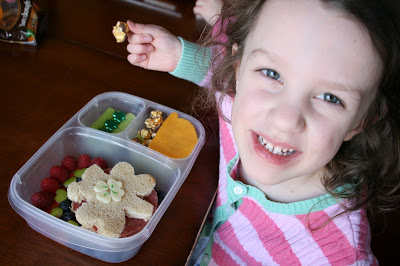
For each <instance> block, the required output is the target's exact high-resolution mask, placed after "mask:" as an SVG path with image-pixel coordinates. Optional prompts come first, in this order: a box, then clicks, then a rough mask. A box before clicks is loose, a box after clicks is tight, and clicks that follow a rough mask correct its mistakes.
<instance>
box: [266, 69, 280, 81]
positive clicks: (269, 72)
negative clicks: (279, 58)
mask: <svg viewBox="0 0 400 266" xmlns="http://www.w3.org/2000/svg"><path fill="white" fill-rule="evenodd" d="M261 72H262V73H263V74H264V75H265V76H267V77H269V78H271V79H274V80H277V81H279V82H282V81H281V76H280V75H279V73H278V72H276V71H275V70H272V69H262V70H261Z"/></svg>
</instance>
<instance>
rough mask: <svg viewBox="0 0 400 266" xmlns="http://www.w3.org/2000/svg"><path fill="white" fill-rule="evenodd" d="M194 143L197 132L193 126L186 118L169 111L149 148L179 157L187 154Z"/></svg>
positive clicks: (172, 156) (169, 155)
mask: <svg viewBox="0 0 400 266" xmlns="http://www.w3.org/2000/svg"><path fill="white" fill-rule="evenodd" d="M196 143H197V133H196V129H195V128H194V126H193V125H192V124H191V123H190V122H189V121H188V120H186V119H183V118H178V114H177V113H171V114H170V115H169V116H168V117H167V119H165V121H164V123H163V124H162V126H161V127H160V128H159V129H158V131H157V134H156V136H155V137H154V138H153V140H152V141H151V142H150V144H149V148H151V149H153V150H156V151H158V152H160V153H162V154H164V155H166V156H168V157H171V158H175V159H179V158H185V157H187V156H189V155H190V154H191V153H192V150H193V148H194V147H195V146H196Z"/></svg>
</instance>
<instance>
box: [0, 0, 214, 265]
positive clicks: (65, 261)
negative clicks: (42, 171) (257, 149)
mask: <svg viewBox="0 0 400 266" xmlns="http://www.w3.org/2000/svg"><path fill="white" fill-rule="evenodd" d="M66 2H69V3H66ZM80 2H82V3H84V4H85V5H87V6H90V4H93V6H91V7H92V8H93V9H94V10H95V11H93V13H90V12H89V10H88V7H84V8H82V9H79V8H76V10H77V12H76V13H75V15H76V16H75V17H74V19H76V20H77V21H70V19H71V18H68V17H63V15H61V14H60V13H58V12H64V11H63V10H64V9H66V10H70V7H71V6H73V4H78V3H80ZM94 2H96V4H97V6H96V5H94ZM119 2H120V3H119ZM44 4H47V3H44ZM188 4H192V5H193V1H192V3H185V5H188ZM51 5H53V6H50V8H51V9H50V11H51V12H53V13H50V14H49V15H50V16H49V29H48V32H47V35H46V36H44V38H43V39H42V41H41V43H40V44H39V45H38V46H37V47H25V46H21V45H10V44H7V43H0V91H1V98H2V99H3V104H2V106H3V111H2V112H1V120H2V121H3V122H4V124H3V125H2V126H1V128H2V130H1V133H0V147H1V153H0V154H1V155H0V158H1V159H0V162H1V168H2V169H3V182H1V190H2V191H3V193H1V204H0V206H1V214H0V217H1V222H0V232H1V236H2V237H1V239H0V249H1V253H0V254H1V255H0V260H1V261H2V264H4V263H6V264H11V265H15V264H24V265H31V264H37V265H43V264H45V263H47V264H52V265H56V264H62V265H83V264H91V265H104V264H107V263H105V262H102V261H100V260H97V259H94V258H91V257H89V256H86V255H84V254H81V253H79V252H76V251H74V250H72V249H69V248H67V247H65V246H63V245H60V244H58V243H56V242H54V241H52V240H50V239H48V238H46V237H44V236H42V235H41V234H39V233H37V232H36V231H34V230H32V229H31V228H30V227H29V226H28V225H27V223H26V222H25V220H24V219H23V218H22V217H20V216H19V215H18V214H17V213H16V212H15V211H14V210H13V209H12V208H11V206H10V205H9V203H8V200H7V190H8V187H9V184H10V181H11V179H12V177H13V175H14V174H15V173H16V172H17V171H18V169H19V168H20V167H22V166H23V164H24V163H25V162H26V161H27V160H28V159H29V158H30V157H31V156H32V155H33V154H34V153H35V152H36V151H37V150H38V149H39V148H40V147H41V146H42V145H43V144H44V143H45V141H46V140H47V139H48V138H49V137H50V136H51V135H53V134H54V132H55V131H57V129H58V128H60V127H61V126H62V125H63V124H64V123H65V122H66V121H67V120H68V119H69V118H70V117H72V116H73V115H74V114H75V113H76V112H77V111H78V110H79V109H80V108H82V107H83V106H84V105H85V104H86V103H87V102H88V101H89V100H91V99H92V98H93V97H94V96H96V95H98V94H100V93H103V92H107V91H121V92H126V93H130V94H133V95H137V96H139V97H142V98H146V99H149V100H152V101H155V102H158V103H160V104H163V105H166V106H169V107H171V108H174V109H177V110H180V111H183V112H186V113H189V114H192V115H193V116H195V117H196V118H197V119H199V120H200V121H201V122H202V123H203V124H204V126H205V128H206V136H207V138H206V142H205V145H204V147H203V149H202V151H201V152H200V154H199V156H198V159H197V160H196V162H195V164H194V166H193V168H192V171H191V172H190V174H189V176H188V177H187V179H186V181H185V182H184V184H183V185H182V187H181V189H180V190H179V192H178V193H177V195H176V197H175V198H174V200H173V201H172V203H171V205H170V206H169V208H168V209H167V211H166V213H165V214H164V216H163V217H162V218H161V220H160V222H159V223H158V226H157V227H156V228H155V230H154V232H153V234H152V235H151V237H150V238H149V239H148V240H147V241H146V242H145V243H144V245H143V247H142V248H141V250H140V251H139V253H138V254H137V255H136V256H135V257H133V258H132V259H131V260H129V261H127V262H126V263H123V264H137V265H183V264H184V263H185V262H186V258H187V256H188V255H189V252H190V250H191V247H192V245H193V242H194V240H195V238H196V235H197V232H198V229H199V228H200V225H201V222H202V219H203V217H204V215H205V213H206V211H207V208H208V205H209V203H210V201H211V198H212V196H213V193H214V191H215V189H216V186H217V178H218V156H219V155H218V138H217V134H216V133H215V132H217V131H218V129H217V127H215V123H213V122H210V120H209V118H210V115H205V114H203V115H202V116H196V115H195V114H193V113H191V111H190V109H191V104H192V102H191V99H192V98H193V97H194V96H195V95H196V94H197V92H198V88H197V86H195V85H193V84H190V83H188V82H187V81H183V80H179V79H177V78H174V77H172V76H171V75H169V74H168V73H161V72H153V71H147V70H143V69H140V68H137V67H134V66H132V65H130V64H129V62H128V61H127V60H126V58H125V57H126V55H127V52H126V51H125V47H126V44H121V45H118V44H116V43H115V41H114V39H113V36H112V35H111V28H112V26H113V25H114V24H115V22H116V21H117V20H118V19H126V18H128V15H127V14H128V13H129V12H132V13H131V14H130V15H131V16H132V17H136V18H137V20H136V21H138V22H146V19H147V20H150V19H151V17H149V16H148V15H147V13H146V12H147V11H148V12H158V11H157V10H153V9H148V8H142V9H140V10H141V11H140V12H139V11H137V12H139V13H138V14H139V15H136V14H135V13H134V12H135V10H136V9H137V8H139V7H140V6H136V5H132V6H129V7H130V8H131V9H130V10H129V9H127V3H126V2H123V1H75V2H74V1H59V2H57V1H55V2H51ZM82 5H83V4H82ZM185 5H183V4H182V5H180V6H179V8H180V10H185V8H186V6H185ZM189 11H191V10H190V7H189V8H187V9H186V11H185V12H186V13H185V12H183V11H180V12H182V14H183V15H182V16H181V17H180V18H179V17H177V16H176V14H174V15H173V16H170V17H168V16H169V15H168V16H167V15H166V16H165V17H162V20H165V19H167V20H166V21H167V22H165V21H164V24H165V25H166V26H167V27H168V25H169V29H170V30H171V31H174V30H175V29H176V28H177V29H176V31H177V32H178V33H177V34H179V35H181V36H184V37H185V38H187V39H192V40H194V38H196V37H195V35H196V34H198V29H197V27H196V25H197V24H196V20H195V18H194V16H193V15H190V12H189ZM80 12H82V13H86V12H88V14H87V16H89V21H87V18H86V19H85V21H86V22H85V23H84V25H85V26H86V29H87V30H88V31H87V33H89V35H84V34H83V32H81V31H79V32H77V33H76V35H73V30H76V29H75V28H74V27H77V26H78V24H79V22H82V21H79V18H80V15H81V14H80ZM107 14H112V15H107ZM101 15H104V17H103V20H102V21H96V18H97V17H100V16H101ZM54 16H58V18H57V19H54ZM154 17H156V19H155V23H157V22H160V21H157V20H159V19H160V16H154ZM176 21H180V22H179V23H176ZM94 22H96V23H94ZM67 23H68V25H67ZM184 24H185V25H184ZM95 25H96V26H97V29H96V28H95ZM178 28H180V29H178ZM99 29H100V30H99ZM102 31H104V32H102ZM81 34H83V35H82V36H81ZM85 38H87V39H85ZM113 49H114V50H113ZM211 125H213V127H212V126H211Z"/></svg>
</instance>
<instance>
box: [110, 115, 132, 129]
mask: <svg viewBox="0 0 400 266" xmlns="http://www.w3.org/2000/svg"><path fill="white" fill-rule="evenodd" d="M135 117H136V116H135V115H134V114H132V113H127V114H126V115H125V120H123V121H122V122H121V123H119V125H118V127H117V128H116V129H114V130H113V132H112V133H120V132H122V131H124V130H125V129H126V128H127V127H128V126H129V124H130V123H131V122H132V120H133V119H134V118H135Z"/></svg>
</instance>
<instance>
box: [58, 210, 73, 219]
mask: <svg viewBox="0 0 400 266" xmlns="http://www.w3.org/2000/svg"><path fill="white" fill-rule="evenodd" d="M61 219H63V220H64V221H69V220H75V213H73V212H70V211H69V212H64V214H63V215H62V216H61Z"/></svg>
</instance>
